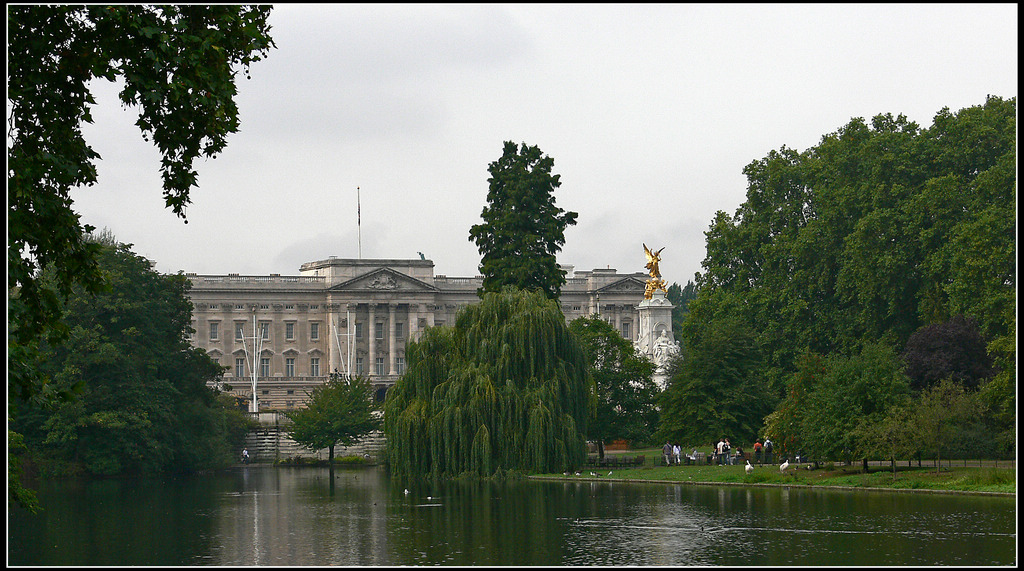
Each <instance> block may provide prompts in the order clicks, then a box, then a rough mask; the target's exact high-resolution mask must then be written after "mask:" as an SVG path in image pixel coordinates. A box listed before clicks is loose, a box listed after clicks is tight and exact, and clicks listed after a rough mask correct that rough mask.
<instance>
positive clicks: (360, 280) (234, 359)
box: [187, 257, 671, 410]
mask: <svg viewBox="0 0 1024 571" xmlns="http://www.w3.org/2000/svg"><path fill="white" fill-rule="evenodd" d="M564 269H566V270H567V274H566V284H565V285H564V286H563V287H562V293H561V298H560V300H559V302H560V303H561V307H562V312H563V313H564V314H565V318H566V320H567V321H571V320H573V319H575V318H577V317H583V316H586V315H593V314H598V315H600V316H601V317H603V318H604V319H605V320H606V321H608V322H609V323H611V324H612V325H614V326H615V328H616V330H618V331H619V332H620V333H621V334H622V335H623V337H625V338H627V339H629V340H630V341H632V342H634V343H635V342H637V341H638V335H639V334H640V313H639V312H638V306H639V304H640V303H641V302H642V301H644V288H645V275H644V274H643V273H642V272H637V273H633V274H619V273H617V272H616V270H614V269H603V270H601V269H595V270H592V271H580V272H575V273H573V271H572V267H571V266H567V267H564ZM187 277H188V278H189V279H190V280H191V282H192V290H191V293H190V297H191V300H192V303H193V305H194V307H195V309H194V312H193V323H192V328H193V329H195V334H194V336H193V339H192V342H193V345H194V346H196V347H199V348H202V349H205V350H206V352H207V353H208V354H210V355H211V356H212V357H213V358H214V359H215V360H216V361H218V362H219V363H220V364H221V365H224V366H226V367H228V368H229V370H228V371H227V372H226V373H225V375H224V379H223V386H222V387H221V388H222V389H224V390H228V389H230V392H231V393H232V394H234V395H235V396H236V397H238V398H240V399H242V400H244V401H246V402H250V401H251V398H252V369H253V364H254V363H255V364H256V367H257V370H258V375H257V379H258V381H257V391H258V392H257V395H256V396H257V402H258V403H259V409H260V410H288V409H291V408H296V407H300V406H302V404H303V402H304V401H305V398H306V394H307V393H308V392H309V391H311V390H312V389H313V388H314V387H316V386H317V385H318V384H320V383H322V382H324V381H325V380H327V378H328V374H329V373H330V372H331V371H338V372H341V373H345V372H349V373H351V374H353V375H356V374H360V375H364V376H367V377H368V378H369V379H370V381H371V383H372V384H373V386H374V388H375V389H376V396H377V398H378V399H383V398H384V395H385V393H386V391H387V388H388V387H390V386H391V385H393V384H394V383H395V381H396V380H397V379H398V377H399V376H401V374H402V372H403V371H404V369H405V365H406V363H405V348H406V346H407V344H408V343H409V342H410V341H412V340H415V339H417V338H418V337H419V336H420V335H421V334H422V332H423V330H425V329H426V328H428V327H432V326H435V325H451V324H452V323H453V322H454V320H455V315H456V313H457V312H458V310H459V309H460V308H462V307H464V306H466V305H468V304H471V303H474V302H476V301H477V300H478V299H479V298H478V297H477V293H476V292H477V288H479V287H481V285H482V283H483V277H482V276H475V277H448V276H445V275H436V274H434V263H433V262H432V261H430V260H424V259H419V260H400V259H340V258H333V257H332V258H329V259H327V260H319V261H315V262H307V263H305V264H303V265H302V267H301V268H300V272H299V275H297V276H282V275H278V274H271V275H268V276H240V275H237V274H228V275H196V274H187ZM669 323H671V322H669ZM669 327H671V325H669ZM254 344H255V345H256V347H255V349H258V353H259V356H258V357H256V358H254V357H255V354H256V352H257V351H256V350H255V349H254Z"/></svg>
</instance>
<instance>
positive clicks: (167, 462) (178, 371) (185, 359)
mask: <svg viewBox="0 0 1024 571" xmlns="http://www.w3.org/2000/svg"><path fill="white" fill-rule="evenodd" d="M95 243H96V244H98V246H99V256H98V263H99V267H100V269H101V271H102V272H103V275H104V277H103V279H104V283H106V284H107V285H106V286H105V288H104V290H103V291H102V292H100V293H99V294H92V293H91V292H89V291H86V290H85V288H80V287H79V288H75V289H73V290H72V293H71V295H70V296H69V297H68V299H67V301H66V303H65V304H64V307H62V308H61V310H62V313H63V314H64V319H65V322H66V323H67V326H68V330H69V334H68V335H67V337H66V338H65V339H64V340H63V341H62V342H60V343H55V344H50V343H44V344H43V346H42V348H41V354H42V357H43V359H42V367H43V372H44V373H45V374H47V376H49V377H51V378H52V379H53V383H54V384H55V385H56V387H57V388H58V389H60V390H64V391H68V392H72V391H73V392H75V393H77V394H78V396H77V398H74V399H69V400H67V401H63V402H61V403H60V404H59V405H57V406H55V407H53V408H42V407H16V413H15V415H14V422H13V423H12V424H13V426H14V428H15V430H16V431H17V432H19V433H21V434H23V435H24V436H25V444H26V446H27V447H28V448H29V450H30V451H32V452H33V453H34V457H35V458H36V459H37V460H38V462H39V463H40V464H41V465H44V466H48V467H49V469H52V470H54V471H58V470H59V471H72V472H74V471H83V472H85V473H88V474H96V475H115V474H155V473H160V472H170V471H174V472H188V471H194V470H199V469H204V468H211V467H218V466H221V465H224V464H226V463H227V462H229V461H230V460H231V459H233V457H234V452H233V450H234V448H235V446H236V445H238V444H240V441H241V440H240V439H241V438H244V433H245V424H246V423H245V419H244V417H242V416H241V415H240V414H238V413H237V411H233V410H228V409H226V408H224V406H223V405H222V404H221V403H220V402H219V401H218V399H217V393H216V391H215V390H214V389H212V388H209V386H208V385H209V383H211V382H212V381H215V380H217V379H218V378H219V376H220V374H221V373H222V371H223V367H221V366H220V365H218V364H217V363H216V362H214V361H213V360H212V359H210V357H209V356H208V355H206V353H205V352H204V351H202V350H200V349H196V348H194V347H192V345H191V343H190V342H189V336H190V335H191V333H192V332H193V330H192V328H191V311H192V304H191V302H190V301H189V299H188V295H187V292H188V287H189V286H190V284H191V282H189V281H188V280H187V279H186V278H185V276H183V275H181V274H177V275H162V274H159V273H157V272H155V271H154V270H153V269H152V267H151V263H150V261H149V260H147V259H145V258H143V257H141V256H138V255H136V254H134V253H132V252H131V247H130V245H127V244H118V243H116V242H115V241H114V240H113V239H112V237H110V236H109V234H107V235H103V236H100V237H97V238H95ZM52 271H55V270H53V269H50V270H47V272H52ZM47 278H48V276H46V275H44V276H43V277H42V278H41V279H44V280H45V279H47Z"/></svg>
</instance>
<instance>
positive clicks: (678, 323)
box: [665, 281, 697, 332]
mask: <svg viewBox="0 0 1024 571" xmlns="http://www.w3.org/2000/svg"><path fill="white" fill-rule="evenodd" d="M665 297H667V298H668V300H669V301H671V302H672V304H673V305H674V306H675V307H673V308H672V331H680V332H681V331H682V330H683V323H684V322H685V321H686V315H687V313H689V309H688V306H689V304H690V302H691V301H693V300H694V299H695V298H696V297H697V286H696V285H695V284H694V283H693V282H692V281H688V282H686V287H679V284H677V283H673V284H672V285H670V286H668V291H667V293H666V295H665Z"/></svg>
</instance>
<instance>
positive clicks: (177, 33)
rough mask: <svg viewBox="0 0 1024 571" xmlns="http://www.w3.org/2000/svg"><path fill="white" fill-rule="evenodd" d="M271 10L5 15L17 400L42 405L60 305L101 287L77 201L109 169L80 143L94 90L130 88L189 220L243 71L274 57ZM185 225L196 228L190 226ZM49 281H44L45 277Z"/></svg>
mask: <svg viewBox="0 0 1024 571" xmlns="http://www.w3.org/2000/svg"><path fill="white" fill-rule="evenodd" d="M269 13H270V7H269V6H228V5H208V6H202V5H192V4H186V5H166V6H128V5H114V6H101V5H88V6H62V5H47V6H42V5H22V6H10V7H9V8H8V10H7V34H8V35H7V65H8V67H7V74H8V75H7V78H8V85H7V100H8V104H9V108H8V124H9V127H10V129H9V131H8V138H7V160H8V162H7V172H8V177H7V185H8V186H7V190H8V194H7V197H8V218H7V222H8V248H7V252H8V254H7V270H8V278H7V284H8V291H9V295H10V302H9V305H8V310H9V315H8V318H9V319H8V328H9V329H8V344H9V347H10V348H9V350H8V365H9V369H10V375H9V386H10V388H11V389H12V390H11V393H13V394H15V395H16V396H18V397H21V399H22V400H27V399H29V398H31V397H33V396H35V395H39V394H40V393H44V395H45V393H46V391H45V390H44V389H43V385H44V384H45V378H42V377H40V376H39V374H38V368H39V362H38V352H37V351H38V343H39V341H40V340H41V339H43V338H44V337H46V336H48V335H58V336H59V335H61V334H65V333H67V329H66V328H65V327H63V325H62V324H61V322H60V305H61V304H60V302H61V299H62V298H66V297H67V296H68V295H70V294H71V292H72V290H73V289H74V288H75V287H76V286H80V287H82V288H84V291H86V292H93V293H95V292H98V291H100V289H101V288H102V284H103V279H102V275H101V272H100V267H99V264H98V262H97V256H98V255H99V247H98V246H97V245H96V244H94V243H91V242H90V241H89V240H87V239H86V236H87V234H88V233H90V232H92V231H93V230H94V228H93V227H92V226H89V225H87V224H82V223H81V221H80V219H79V215H78V214H77V213H75V212H74V210H73V208H72V202H71V197H70V191H71V190H72V189H73V188H75V187H80V186H89V185H92V184H94V183H95V182H96V166H95V161H96V160H97V159H99V156H98V155H97V153H96V152H95V151H93V150H92V148H91V147H89V145H88V144H87V143H86V141H85V140H84V138H83V137H82V132H81V126H82V123H91V122H92V116H91V114H90V109H89V107H90V105H92V104H94V103H95V101H94V99H93V97H92V94H91V93H90V91H89V84H90V82H91V81H93V80H95V79H106V80H108V81H114V80H116V79H118V78H120V79H123V80H124V82H125V83H124V89H123V90H122V91H121V93H120V98H121V101H122V103H123V104H124V105H126V106H138V107H139V108H140V114H139V120H138V121H137V123H136V124H137V125H138V126H139V128H140V129H141V130H142V132H143V137H144V138H146V139H147V140H148V139H152V140H153V142H154V144H156V146H157V148H158V149H159V150H160V153H161V155H162V157H163V158H162V161H161V167H160V169H161V171H162V176H163V192H164V199H165V202H166V204H167V206H168V207H170V208H171V209H172V210H173V212H174V213H175V214H176V215H178V216H180V217H182V218H185V207H186V206H187V205H188V204H189V201H190V199H189V192H190V190H191V188H192V187H193V186H196V172H195V170H194V169H193V166H192V165H193V163H194V162H195V160H196V159H197V158H199V157H215V156H216V154H217V153H219V152H220V151H221V150H223V148H224V146H225V144H226V142H227V136H228V135H229V134H230V133H233V132H235V131H237V130H238V124H239V123H238V108H237V106H236V104H235V102H234V96H235V93H236V89H235V83H234V81H235V74H236V73H237V71H238V70H237V66H239V65H241V66H244V67H245V68H246V70H248V66H249V65H250V64H251V63H252V62H255V61H259V60H260V59H261V57H263V56H265V55H266V54H267V51H268V50H269V49H270V47H272V46H273V41H272V40H271V39H270V37H269V35H268V32H269V29H270V27H269V25H268V24H267V17H268V15H269ZM186 222H187V221H186ZM48 270H52V271H49V272H48V275H49V276H50V278H49V281H48V282H46V283H43V282H42V281H40V275H41V273H42V272H43V271H48Z"/></svg>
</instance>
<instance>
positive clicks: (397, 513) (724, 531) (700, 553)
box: [8, 467, 1016, 566]
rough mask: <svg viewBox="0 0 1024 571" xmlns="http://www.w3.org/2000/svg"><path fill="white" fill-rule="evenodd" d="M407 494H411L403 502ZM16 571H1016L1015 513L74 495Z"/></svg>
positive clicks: (16, 515) (299, 472) (362, 494)
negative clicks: (309, 570)
mask: <svg viewBox="0 0 1024 571" xmlns="http://www.w3.org/2000/svg"><path fill="white" fill-rule="evenodd" d="M404 488H408V489H409V494H404V493H403V489H404ZM40 500H41V503H42V504H43V506H44V508H45V511H44V512H43V514H41V515H40V516H37V517H28V516H26V515H25V514H23V513H20V511H18V510H17V509H12V510H11V512H10V513H9V520H10V522H9V523H10V525H9V531H8V540H9V548H8V556H9V563H11V564H14V565H188V564H212V565H274V566H276V565H380V566H383V565H437V564H456V565H645V566H646V565H737V566H738V565H747V566H749V565H844V566H847V565H865V566H867V565H871V566H876V565H1009V564H1013V563H1015V557H1016V523H1015V522H1016V517H1015V516H1016V512H1015V500H1014V499H1013V498H1003V497H999V498H993V497H978V496H951V495H915V494H899V493H872V492H860V493H852V492H838V491H822V490H805V489H797V488H793V489H788V488H743V487H714V486H685V485H665V484H639V483H638V484H623V483H615V482H538V481H515V482H481V481H457V482H447V483H438V484H432V483H429V482H403V483H402V484H397V483H392V482H391V481H390V480H388V478H387V477H386V475H385V474H384V473H383V471H381V470H378V469H357V470H338V471H336V472H335V473H334V478H333V479H331V477H330V472H328V471H327V470H324V469H315V468H278V469H274V468H267V467H247V468H243V469H240V470H238V471H234V472H230V473H225V474H218V475H214V476H208V477H205V478H195V479H192V480H188V481H148V482H89V483H73V482H57V483H50V484H47V485H46V486H44V489H42V490H41V492H40Z"/></svg>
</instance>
